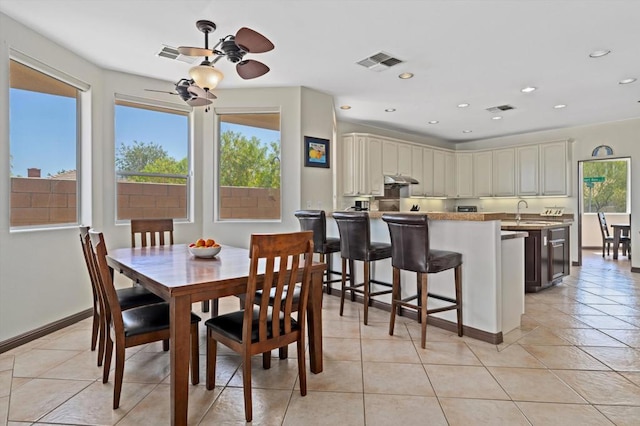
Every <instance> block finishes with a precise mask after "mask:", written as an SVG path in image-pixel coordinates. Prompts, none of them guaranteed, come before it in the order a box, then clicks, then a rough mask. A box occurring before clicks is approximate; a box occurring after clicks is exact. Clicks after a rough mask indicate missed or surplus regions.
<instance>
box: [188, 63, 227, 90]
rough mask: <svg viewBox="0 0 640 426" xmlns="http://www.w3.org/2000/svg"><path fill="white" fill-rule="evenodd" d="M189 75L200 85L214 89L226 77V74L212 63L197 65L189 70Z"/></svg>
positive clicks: (207, 88)
mask: <svg viewBox="0 0 640 426" xmlns="http://www.w3.org/2000/svg"><path fill="white" fill-rule="evenodd" d="M189 75H190V76H191V78H192V79H193V81H194V82H195V83H196V85H198V86H199V87H202V88H203V89H205V90H213V89H215V88H216V87H217V86H218V84H219V83H220V82H221V81H222V79H223V78H224V75H223V74H222V73H221V72H220V71H218V70H217V69H215V68H214V67H212V66H210V65H196V66H195V67H192V68H191V69H190V70H189Z"/></svg>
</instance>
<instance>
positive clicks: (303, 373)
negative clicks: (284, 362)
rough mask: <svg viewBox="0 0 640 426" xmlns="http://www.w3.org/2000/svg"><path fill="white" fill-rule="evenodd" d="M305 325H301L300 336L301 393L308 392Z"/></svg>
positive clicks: (299, 371)
mask: <svg viewBox="0 0 640 426" xmlns="http://www.w3.org/2000/svg"><path fill="white" fill-rule="evenodd" d="M304 347H305V339H304V327H300V336H299V337H298V346H297V348H298V376H299V379H300V395H302V396H305V395H306V394H307V367H306V365H305V358H304Z"/></svg>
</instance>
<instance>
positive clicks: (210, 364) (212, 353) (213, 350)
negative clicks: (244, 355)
mask: <svg viewBox="0 0 640 426" xmlns="http://www.w3.org/2000/svg"><path fill="white" fill-rule="evenodd" d="M217 350H218V342H216V341H215V340H213V339H212V338H211V335H210V334H209V329H207V368H206V370H207V371H206V375H207V378H206V384H207V390H213V388H215V387H216V356H217Z"/></svg>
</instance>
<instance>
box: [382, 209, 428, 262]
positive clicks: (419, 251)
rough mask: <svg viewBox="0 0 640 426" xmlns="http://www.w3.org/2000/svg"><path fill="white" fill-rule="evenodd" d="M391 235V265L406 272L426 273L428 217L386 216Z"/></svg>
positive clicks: (384, 217)
mask: <svg viewBox="0 0 640 426" xmlns="http://www.w3.org/2000/svg"><path fill="white" fill-rule="evenodd" d="M382 220H384V221H385V222H387V225H388V226H389V234H390V235H391V264H392V265H393V266H394V267H395V268H399V269H403V270H405V271H414V272H423V273H426V272H427V270H428V268H429V222H428V219H427V215H413V214H384V215H382Z"/></svg>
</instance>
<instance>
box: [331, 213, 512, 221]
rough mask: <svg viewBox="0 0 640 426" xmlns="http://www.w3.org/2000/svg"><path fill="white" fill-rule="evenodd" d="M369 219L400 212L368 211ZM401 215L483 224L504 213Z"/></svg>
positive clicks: (499, 218)
mask: <svg viewBox="0 0 640 426" xmlns="http://www.w3.org/2000/svg"><path fill="white" fill-rule="evenodd" d="M366 213H369V218H371V219H380V218H382V215H383V214H385V213H390V214H393V213H400V212H383V211H377V212H376V211H368V212H366ZM402 214H416V215H427V216H429V219H431V220H464V221H471V222H485V221H489V220H501V219H502V217H503V216H504V213H495V212H494V213H480V212H479V213H458V212H426V211H424V212H420V211H418V212H402ZM327 216H328V217H331V216H332V214H331V213H327Z"/></svg>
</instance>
